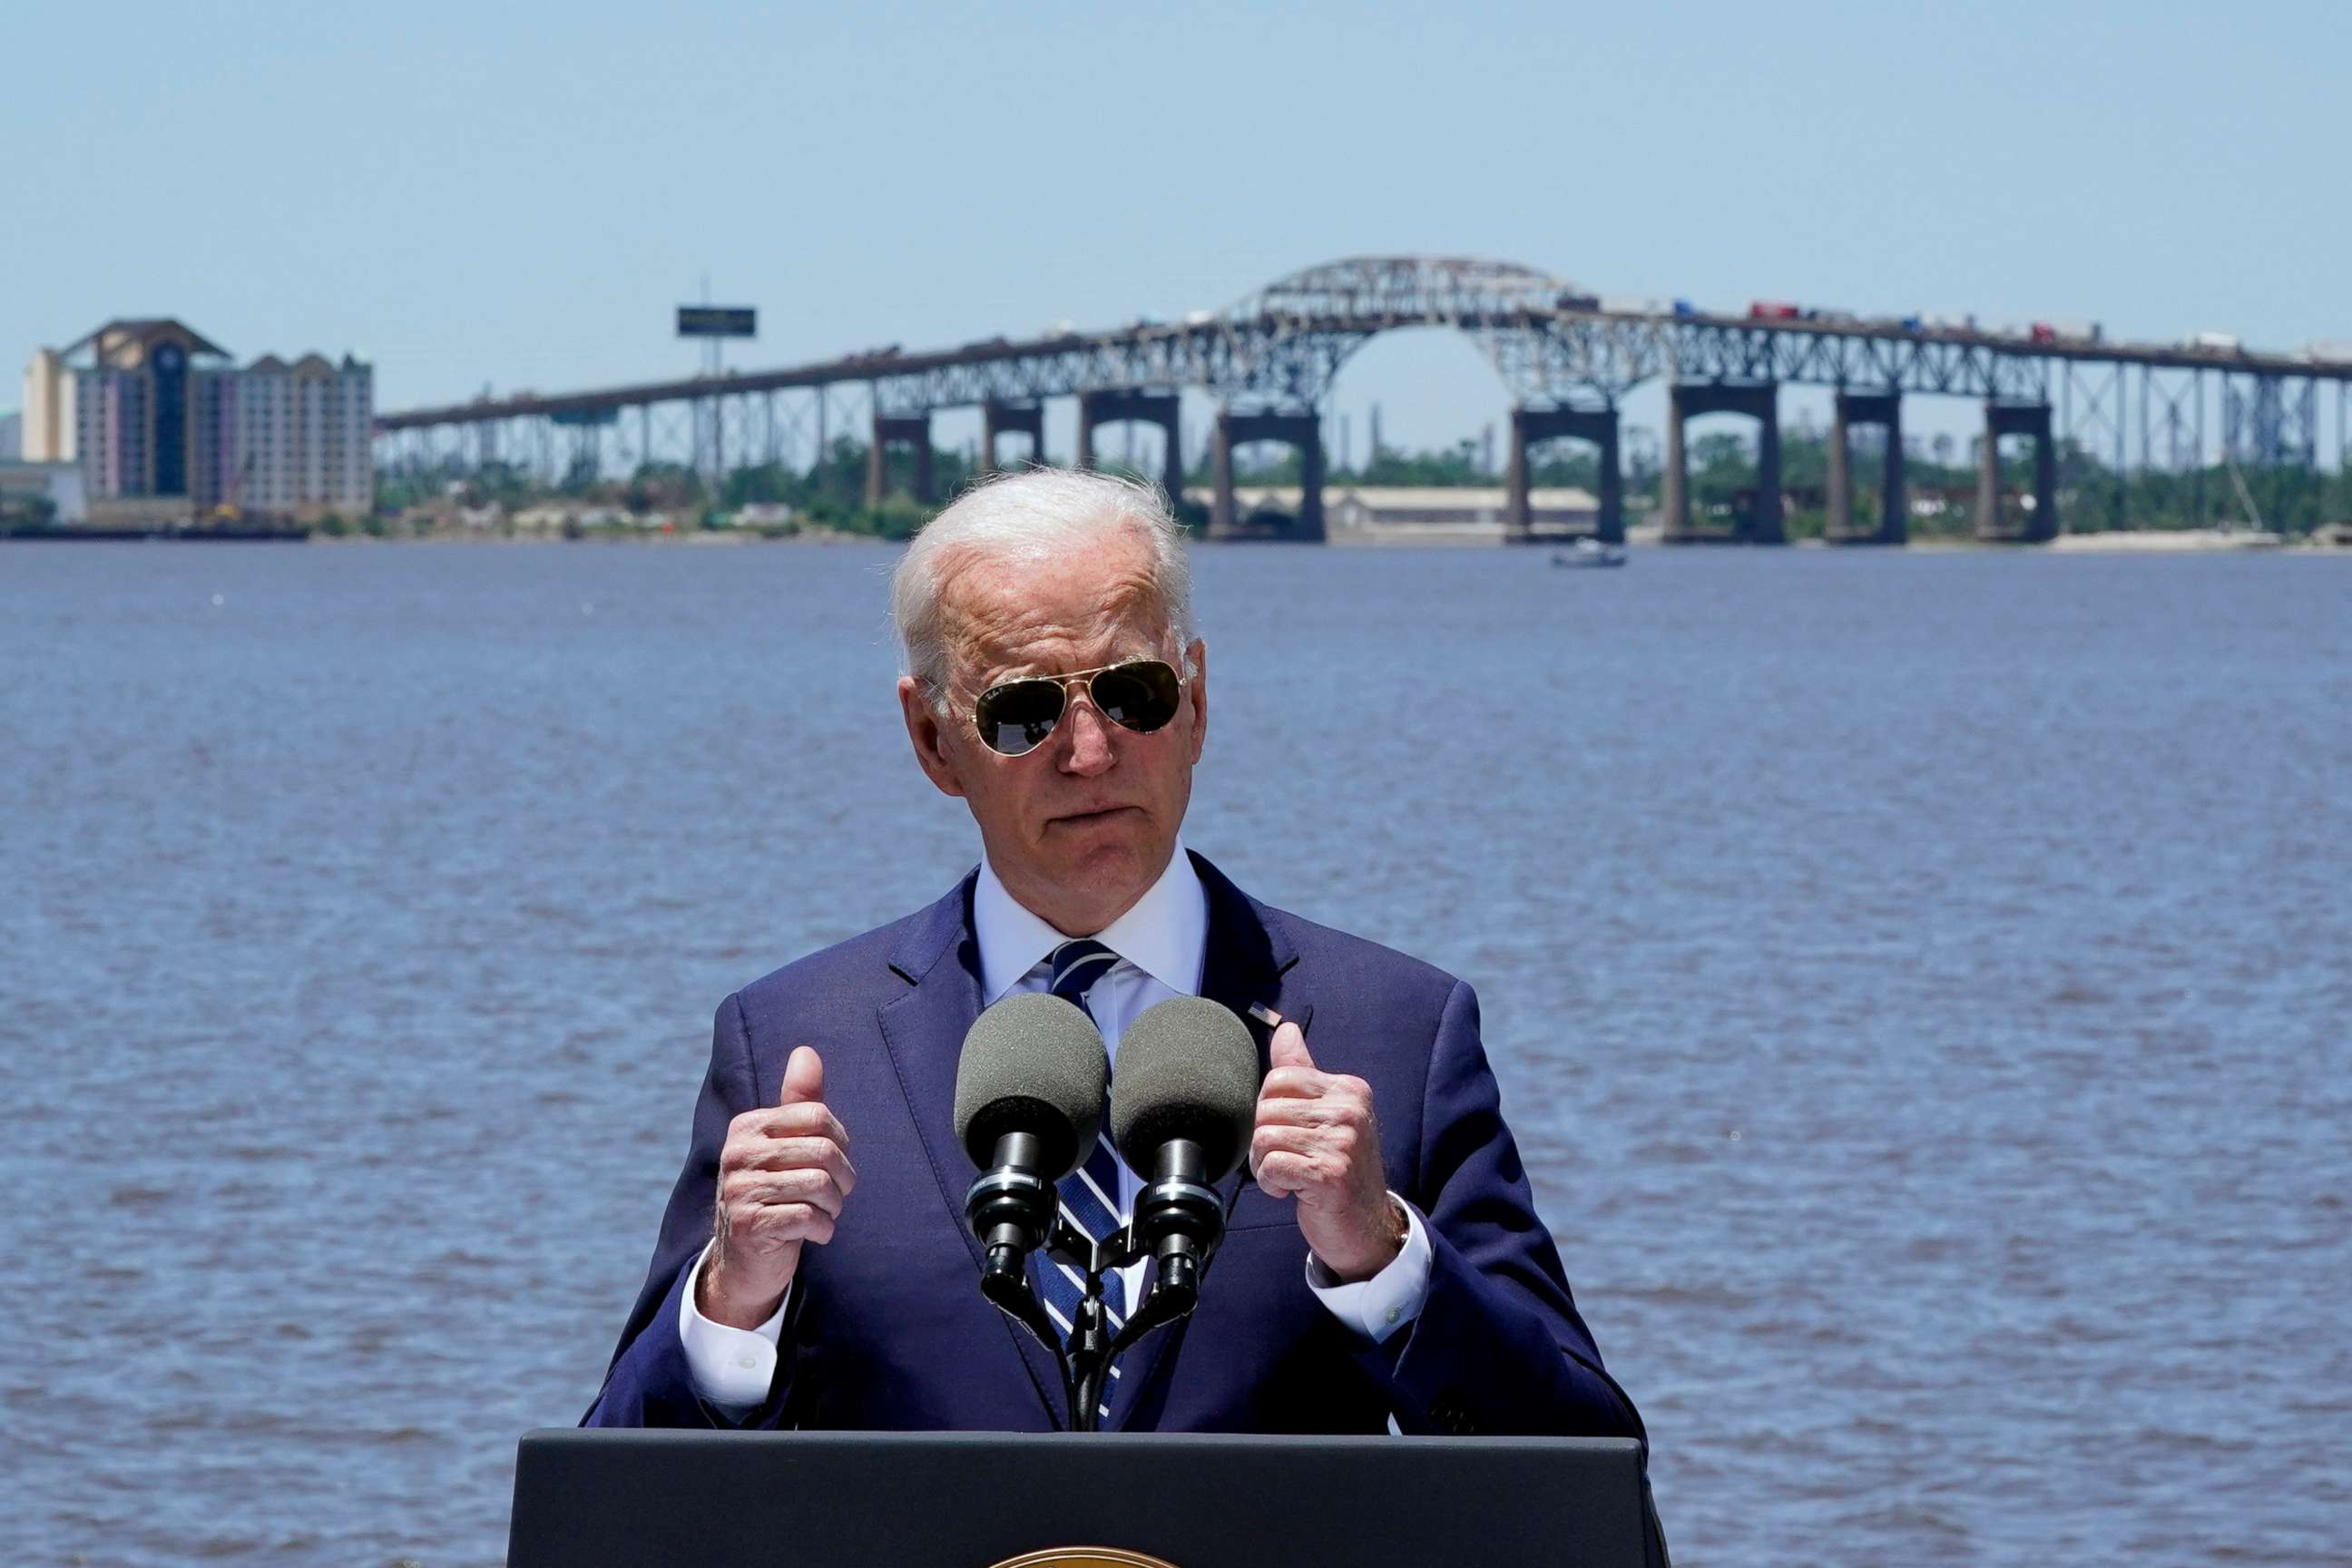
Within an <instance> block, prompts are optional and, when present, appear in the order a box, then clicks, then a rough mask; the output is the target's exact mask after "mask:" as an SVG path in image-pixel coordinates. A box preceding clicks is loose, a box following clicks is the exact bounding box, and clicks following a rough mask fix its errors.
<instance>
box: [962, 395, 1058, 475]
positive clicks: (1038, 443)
mask: <svg viewBox="0 0 2352 1568" xmlns="http://www.w3.org/2000/svg"><path fill="white" fill-rule="evenodd" d="M999 436H1026V437H1029V461H1030V464H1031V466H1033V467H1034V468H1044V467H1045V407H1044V405H1041V404H1035V403H998V402H995V401H994V400H989V401H986V402H983V403H982V404H981V405H980V472H979V473H977V474H975V475H973V476H972V477H973V478H974V479H986V478H987V477H988V476H989V475H991V474H992V473H995V472H996V471H997V469H998V468H999V466H1000V465H999V464H998V463H997V461H996V438H997V437H999Z"/></svg>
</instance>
